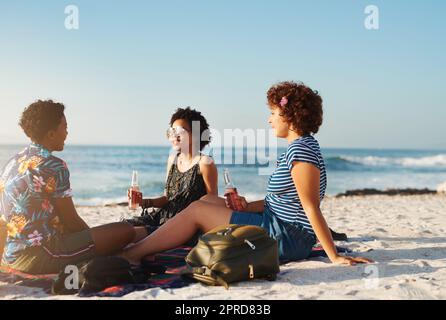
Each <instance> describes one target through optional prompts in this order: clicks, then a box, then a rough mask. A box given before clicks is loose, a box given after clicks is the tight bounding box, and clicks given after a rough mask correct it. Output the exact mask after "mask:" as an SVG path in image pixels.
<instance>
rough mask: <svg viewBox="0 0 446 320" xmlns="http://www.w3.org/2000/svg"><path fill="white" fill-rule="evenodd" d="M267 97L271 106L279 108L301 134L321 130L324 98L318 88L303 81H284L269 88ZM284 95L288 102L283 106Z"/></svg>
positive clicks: (287, 120) (282, 114)
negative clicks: (314, 88) (311, 86)
mask: <svg viewBox="0 0 446 320" xmlns="http://www.w3.org/2000/svg"><path fill="white" fill-rule="evenodd" d="M267 97H268V104H269V106H270V107H271V108H279V109H280V111H281V116H282V117H283V118H284V119H285V121H286V122H287V123H288V124H289V125H291V126H292V127H293V128H294V129H295V130H296V131H297V133H298V134H299V135H306V134H311V133H317V132H318V131H319V127H320V126H321V125H322V118H323V110H322V98H321V96H320V95H319V93H318V92H317V91H316V90H312V89H311V88H309V87H307V86H306V85H304V84H303V83H302V82H297V83H296V82H293V81H284V82H279V83H277V84H275V85H273V86H272V87H271V88H270V89H269V90H268V92H267ZM284 97H285V98H286V99H287V100H288V102H287V103H286V104H285V103H282V104H283V106H281V101H282V98H284ZM285 101H286V100H285ZM285 101H284V102H285Z"/></svg>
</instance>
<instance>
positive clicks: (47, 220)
mask: <svg viewBox="0 0 446 320" xmlns="http://www.w3.org/2000/svg"><path fill="white" fill-rule="evenodd" d="M71 196H72V192H71V188H70V173H69V171H68V168H67V165H66V163H65V162H64V161H63V160H61V159H59V158H57V157H55V156H53V155H52V154H51V152H50V151H48V150H47V149H45V148H44V147H42V146H40V145H38V144H34V143H32V144H30V145H29V146H28V147H27V148H25V149H24V150H23V151H22V152H20V153H18V154H17V155H16V156H14V157H13V158H12V159H11V160H10V161H9V162H8V163H7V164H6V166H5V167H4V168H3V170H2V171H1V172H0V219H2V220H3V223H6V226H7V232H8V235H7V239H6V246H5V249H4V253H3V259H4V262H6V263H13V262H14V261H15V260H16V259H17V257H18V255H19V254H20V252H21V251H22V250H24V249H26V248H29V247H34V246H41V245H42V244H44V243H45V242H46V241H48V240H50V239H51V238H52V237H53V236H55V235H61V234H62V233H63V228H62V225H61V224H60V221H59V217H58V216H57V213H56V212H54V200H55V199H57V198H65V197H71Z"/></svg>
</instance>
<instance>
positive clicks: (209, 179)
mask: <svg viewBox="0 0 446 320" xmlns="http://www.w3.org/2000/svg"><path fill="white" fill-rule="evenodd" d="M200 172H201V174H202V176H203V180H204V184H205V185H206V192H207V194H209V195H215V196H216V195H218V172H217V167H216V166H215V163H214V160H212V158H211V157H208V156H203V157H202V158H201V160H200Z"/></svg>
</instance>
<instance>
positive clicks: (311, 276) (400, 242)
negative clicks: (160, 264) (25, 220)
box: [0, 194, 446, 300]
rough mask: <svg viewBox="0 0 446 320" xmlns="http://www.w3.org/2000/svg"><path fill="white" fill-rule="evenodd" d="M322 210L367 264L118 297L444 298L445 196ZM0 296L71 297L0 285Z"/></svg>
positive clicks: (302, 268)
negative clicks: (272, 278) (227, 284)
mask: <svg viewBox="0 0 446 320" xmlns="http://www.w3.org/2000/svg"><path fill="white" fill-rule="evenodd" d="M77 209H78V212H79V214H80V215H81V216H82V217H83V218H84V219H85V220H86V221H87V223H89V225H91V226H96V225H99V224H103V223H107V222H114V221H117V220H118V219H119V217H120V216H121V214H122V213H126V212H127V209H126V208H125V207H78V208H77ZM322 209H323V212H324V215H325V217H326V219H327V221H328V222H329V225H330V226H331V227H332V228H334V229H335V230H336V231H338V232H346V233H347V234H348V236H349V237H350V240H349V241H348V242H338V243H337V244H338V245H341V246H346V247H348V248H350V249H352V250H354V255H363V256H365V257H369V258H372V259H374V260H375V261H376V263H375V264H372V265H356V266H352V267H349V266H339V265H333V264H331V263H330V262H329V260H328V259H327V258H316V259H312V260H308V261H302V262H293V263H288V264H286V265H283V266H282V267H281V272H280V274H279V275H278V279H277V281H275V282H268V281H260V280H254V281H250V282H242V283H238V284H234V285H232V286H231V287H230V289H229V290H225V289H224V288H222V287H208V286H205V285H202V284H199V283H197V284H193V285H190V286H188V287H185V288H180V289H170V290H161V289H156V288H155V289H150V290H146V291H139V292H134V293H131V294H128V295H126V296H124V297H122V298H119V299H149V300H151V299H169V300H174V299H185V300H193V299H215V300H226V299H240V300H244V299H293V300H294V299H446V235H445V233H446V194H439V195H422V196H362V197H361V196H355V197H342V198H334V197H329V198H326V199H325V200H324V202H323V206H322ZM0 299H79V298H78V297H77V296H51V295H47V294H45V293H43V292H42V291H41V290H39V289H30V288H25V287H20V286H13V285H8V284H5V283H1V282H0ZM90 299H91V298H90ZM97 299H105V298H97Z"/></svg>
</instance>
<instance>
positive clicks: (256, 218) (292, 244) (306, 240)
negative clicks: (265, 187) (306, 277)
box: [230, 207, 316, 263]
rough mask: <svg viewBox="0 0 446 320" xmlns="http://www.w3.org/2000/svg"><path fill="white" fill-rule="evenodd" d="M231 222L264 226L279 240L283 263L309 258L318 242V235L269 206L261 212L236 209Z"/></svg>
mask: <svg viewBox="0 0 446 320" xmlns="http://www.w3.org/2000/svg"><path fill="white" fill-rule="evenodd" d="M230 223H231V224H246V225H253V226H260V227H262V228H264V229H265V230H266V231H267V232H268V234H269V235H270V236H271V237H272V238H273V239H276V240H277V244H278V246H279V260H280V262H281V263H285V262H288V261H297V260H303V259H306V258H308V257H309V256H310V253H311V250H312V248H313V246H314V244H315V243H316V237H315V236H314V235H312V234H310V233H309V232H308V231H307V230H306V229H304V228H303V227H302V225H301V224H298V223H288V222H285V221H282V220H280V219H278V218H277V217H276V216H275V215H274V214H273V213H272V212H271V211H270V210H269V209H268V208H267V207H265V209H264V211H263V212H260V213H254V212H241V211H234V212H233V213H232V216H231V220H230Z"/></svg>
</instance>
